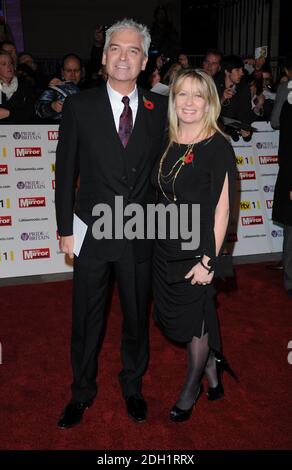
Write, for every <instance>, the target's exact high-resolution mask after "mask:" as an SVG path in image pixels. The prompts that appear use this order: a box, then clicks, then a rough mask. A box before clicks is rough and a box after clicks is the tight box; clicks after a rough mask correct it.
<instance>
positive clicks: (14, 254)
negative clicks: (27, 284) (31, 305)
mask: <svg viewBox="0 0 292 470" xmlns="http://www.w3.org/2000/svg"><path fill="white" fill-rule="evenodd" d="M57 142H58V126H56V125H51V126H47V125H37V126H35V127H33V126H25V125H24V126H17V129H16V128H15V127H14V126H3V127H2V128H1V132H0V277H13V276H25V275H34V274H47V273H57V272H66V271H71V270H72V268H71V266H69V265H67V264H66V262H65V257H64V255H63V254H62V253H60V252H59V242H58V239H57V231H56V221H55V207H54V181H55V173H54V164H55V153H56V146H57Z"/></svg>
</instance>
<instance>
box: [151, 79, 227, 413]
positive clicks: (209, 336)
mask: <svg viewBox="0 0 292 470" xmlns="http://www.w3.org/2000/svg"><path fill="white" fill-rule="evenodd" d="M219 114H220V103H219V98H218V95H217V91H216V87H215V84H214V82H213V79H212V78H211V77H209V76H208V75H207V74H206V73H205V72H203V71H201V70H196V71H195V70H183V71H181V72H179V74H178V76H177V77H176V79H175V80H174V82H173V85H172V88H171V92H170V96H169V135H168V143H167V145H166V150H165V152H164V153H163V155H162V157H161V159H160V161H159V162H157V164H156V166H155V167H154V169H153V173H152V183H153V184H154V185H155V187H156V189H157V190H158V194H159V203H161V204H163V205H164V206H167V207H169V206H170V205H171V204H175V205H176V206H177V210H178V212H179V211H180V208H181V206H180V204H187V207H188V209H190V210H191V206H192V205H193V204H199V205H200V220H199V223H200V244H199V247H198V248H197V249H195V250H191V251H190V250H188V251H185V250H183V249H182V246H181V242H182V241H185V240H182V239H179V238H176V239H172V235H171V233H168V232H170V230H169V228H170V227H168V230H167V237H166V239H165V238H164V239H157V240H156V243H155V252H154V260H153V292H154V316H155V319H156V321H157V323H158V324H159V326H160V328H161V329H162V331H163V333H164V334H165V335H167V336H168V337H169V338H171V339H172V340H174V341H178V342H183V343H186V344H187V350H188V358H189V361H188V373H187V377H186V381H185V384H184V386H183V388H182V391H181V393H180V395H179V398H178V400H177V401H176V404H175V406H174V407H173V408H172V409H171V412H170V419H171V420H172V421H184V420H186V419H188V418H189V417H190V415H191V412H192V409H193V405H194V403H195V401H196V400H197V399H198V397H199V395H200V394H201V392H202V385H201V378H202V376H203V373H204V372H205V373H206V375H207V378H208V381H209V391H208V394H207V395H208V398H209V399H211V400H212V399H217V398H220V397H221V396H223V393H224V391H223V387H222V384H221V382H220V379H219V380H218V375H217V368H216V356H215V354H216V352H219V351H220V349H221V346H220V334H219V327H218V321H217V316H216V310H215V305H214V300H213V297H214V292H215V290H214V288H213V286H212V284H211V283H212V280H213V276H214V267H215V263H216V258H217V257H218V255H219V254H220V253H221V250H222V246H223V242H224V239H225V235H226V231H227V227H228V222H229V214H230V207H231V203H232V201H233V199H234V193H235V180H236V164H235V156H234V152H233V149H232V147H231V145H230V144H229V142H228V141H227V140H226V138H225V136H224V135H223V134H222V133H221V131H220V130H219V128H218V126H217V123H216V122H217V119H218V117H219ZM189 213H190V212H189ZM198 256H202V257H201V258H198ZM196 257H197V259H196ZM189 260H190V262H191V264H190V265H189V267H188V268H187V270H186V271H185V272H184V273H185V276H184V275H182V277H181V279H178V280H175V281H173V274H175V272H176V270H177V273H179V272H180V271H181V270H182V267H184V266H186V265H187V264H188V261H189ZM176 281H178V282H176ZM180 281H182V282H180Z"/></svg>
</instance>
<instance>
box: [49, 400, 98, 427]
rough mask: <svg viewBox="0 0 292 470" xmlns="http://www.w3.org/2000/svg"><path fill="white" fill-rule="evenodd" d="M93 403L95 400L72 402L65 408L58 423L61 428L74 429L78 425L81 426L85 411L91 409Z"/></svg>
mask: <svg viewBox="0 0 292 470" xmlns="http://www.w3.org/2000/svg"><path fill="white" fill-rule="evenodd" d="M92 403H93V400H88V401H76V402H73V401H70V402H69V403H68V405H66V406H65V408H64V410H63V412H62V414H61V417H60V419H59V421H58V426H59V428H62V429H68V428H72V426H75V425H76V424H79V423H80V422H81V420H82V416H83V413H84V411H85V410H86V409H87V408H89V407H90V406H91V405H92Z"/></svg>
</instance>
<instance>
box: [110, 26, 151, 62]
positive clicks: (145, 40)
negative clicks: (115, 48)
mask: <svg viewBox="0 0 292 470" xmlns="http://www.w3.org/2000/svg"><path fill="white" fill-rule="evenodd" d="M124 29H131V30H133V31H136V32H137V33H140V34H141V39H142V48H143V52H144V55H145V56H148V49H149V47H150V43H151V36H150V33H149V29H148V28H147V26H145V25H144V24H141V23H137V22H136V21H134V20H133V19H132V18H124V19H123V20H121V21H117V22H116V23H114V24H113V25H112V26H111V27H110V28H109V29H107V31H106V33H105V44H104V48H103V51H104V52H106V50H107V48H108V46H109V43H110V39H111V36H112V34H113V33H116V32H118V31H122V30H124Z"/></svg>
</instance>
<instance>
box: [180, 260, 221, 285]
mask: <svg viewBox="0 0 292 470" xmlns="http://www.w3.org/2000/svg"><path fill="white" fill-rule="evenodd" d="M213 277H214V271H212V272H211V273H208V271H207V269H205V268H204V267H203V266H202V265H201V263H197V264H195V266H194V267H193V268H192V269H191V270H190V271H189V272H188V273H187V274H186V275H185V279H191V284H192V285H195V284H198V285H203V286H206V285H207V284H211V282H212V279H213Z"/></svg>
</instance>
